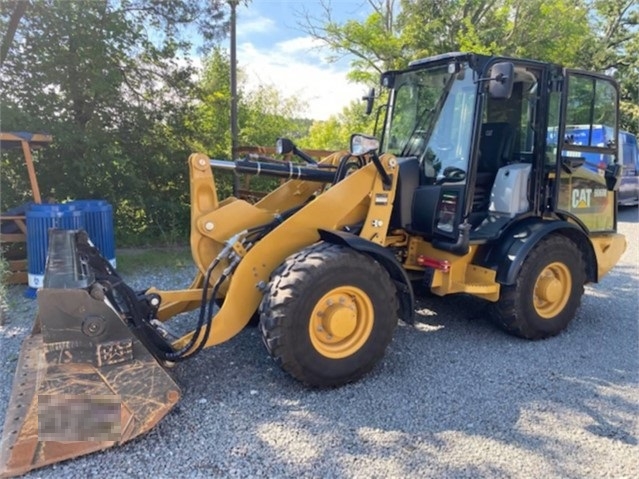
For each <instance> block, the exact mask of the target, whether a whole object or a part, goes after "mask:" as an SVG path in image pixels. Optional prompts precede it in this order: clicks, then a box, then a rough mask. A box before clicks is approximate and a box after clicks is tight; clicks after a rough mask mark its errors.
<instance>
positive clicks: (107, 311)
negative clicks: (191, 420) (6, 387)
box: [0, 288, 181, 477]
mask: <svg viewBox="0 0 639 479" xmlns="http://www.w3.org/2000/svg"><path fill="white" fill-rule="evenodd" d="M38 308H39V317H38V318H37V319H36V324H35V327H34V331H33V333H32V334H31V335H30V336H29V337H28V338H27V339H26V340H25V341H24V343H23V345H22V350H21V352H20V358H19V360H18V367H17V370H16V375H15V378H14V383H13V391H12V394H11V399H10V402H9V406H8V408H7V411H6V419H5V424H4V429H3V434H2V440H1V441H0V476H1V477H10V476H15V475H19V474H23V473H25V472H27V471H30V470H31V469H36V468H38V467H42V466H45V465H47V464H52V463H55V462H59V461H62V460H65V459H69V458H72V457H76V456H80V455H83V454H88V453H90V452H94V451H98V450H102V449H105V448H108V447H112V446H115V445H119V444H122V443H124V442H126V441H129V440H131V439H133V438H135V437H136V436H139V435H140V434H143V433H145V432H147V431H148V430H150V429H151V428H153V426H155V425H156V424H157V423H158V422H159V421H160V420H161V419H162V418H163V417H164V416H165V415H166V414H167V413H168V412H169V411H170V410H171V408H172V407H173V406H174V405H175V404H176V403H177V402H178V400H179V399H180V395H181V393H180V389H179V387H178V386H177V384H176V383H175V382H174V380H173V379H172V378H171V376H170V375H169V374H168V372H167V371H166V370H165V369H164V368H163V367H162V366H161V365H160V364H159V363H158V361H157V360H156V359H155V358H154V357H153V356H152V355H151V353H150V352H149V351H148V350H147V349H146V347H145V346H144V345H143V344H142V343H141V342H140V341H139V340H138V338H137V337H136V336H135V334H133V333H132V332H131V330H129V328H128V326H127V325H126V324H125V322H124V320H123V319H122V318H121V317H120V316H119V315H118V314H117V313H116V312H115V311H114V310H113V308H112V307H110V306H109V304H108V303H107V302H106V301H103V300H98V299H94V298H92V297H91V296H90V295H89V293H88V292H87V291H86V290H83V289H46V288H45V289H42V290H40V291H39V292H38Z"/></svg>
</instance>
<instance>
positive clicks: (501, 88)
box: [488, 62, 515, 100]
mask: <svg viewBox="0 0 639 479" xmlns="http://www.w3.org/2000/svg"><path fill="white" fill-rule="evenodd" d="M514 81H515V66H514V65H513V64H512V63H511V62H499V63H495V64H494V65H493V66H492V67H491V74H490V79H489V81H488V93H489V94H490V96H491V97H492V98H503V99H505V100H507V99H508V98H510V95H512V93H513V83H514Z"/></svg>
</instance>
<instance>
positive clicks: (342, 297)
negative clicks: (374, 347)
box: [309, 286, 374, 359]
mask: <svg viewBox="0 0 639 479" xmlns="http://www.w3.org/2000/svg"><path fill="white" fill-rule="evenodd" d="M373 322H374V311H373V304H372V302H371V300H370V298H369V297H368V295H367V294H366V293H365V292H364V291H362V290H361V289H359V288H356V287H353V286H340V287H338V288H335V289H332V290H330V291H329V292H327V293H326V294H325V295H324V296H322V297H321V298H320V300H319V301H318V302H317V303H316V304H315V308H313V312H312V314H311V318H310V322H309V337H310V340H311V343H312V344H313V347H314V348H315V349H316V350H317V351H318V352H319V353H320V354H322V355H323V356H326V357H329V358H332V359H340V358H345V357H347V356H350V355H352V354H354V353H355V352H357V351H358V350H359V349H360V348H361V347H362V346H363V345H364V344H365V343H366V341H367V340H368V337H369V336H370V333H371V331H372V329H373Z"/></svg>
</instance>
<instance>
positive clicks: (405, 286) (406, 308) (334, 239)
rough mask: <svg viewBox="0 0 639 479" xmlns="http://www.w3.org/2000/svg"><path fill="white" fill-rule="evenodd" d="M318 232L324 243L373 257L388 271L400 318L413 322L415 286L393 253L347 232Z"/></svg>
mask: <svg viewBox="0 0 639 479" xmlns="http://www.w3.org/2000/svg"><path fill="white" fill-rule="evenodd" d="M318 232H319V235H320V238H321V239H322V241H325V242H327V243H331V244H336V245H340V246H347V247H349V248H352V249H354V250H356V251H359V252H360V253H363V254H366V255H368V256H371V257H372V258H373V259H375V260H376V261H377V262H378V263H379V264H381V265H382V266H383V267H384V268H385V269H386V271H388V274H389V275H390V277H391V279H392V280H393V282H394V283H395V286H396V288H397V298H398V300H399V306H400V318H401V319H402V320H404V321H406V322H407V323H412V322H413V319H414V315H415V295H414V293H413V286H412V284H411V282H410V279H409V278H408V275H407V274H406V271H405V270H404V268H403V267H402V265H401V264H400V263H399V261H397V259H396V258H395V255H393V253H391V252H390V251H389V250H388V249H387V248H384V247H383V246H380V245H378V244H377V243H373V242H372V241H368V240H366V239H364V238H360V237H359V236H357V235H354V234H352V233H347V232H345V231H333V230H332V231H328V230H318Z"/></svg>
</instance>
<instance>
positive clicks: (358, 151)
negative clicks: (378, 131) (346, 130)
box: [351, 133, 379, 156]
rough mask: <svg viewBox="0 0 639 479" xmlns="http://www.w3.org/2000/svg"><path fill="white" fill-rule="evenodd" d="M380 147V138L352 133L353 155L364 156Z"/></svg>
mask: <svg viewBox="0 0 639 479" xmlns="http://www.w3.org/2000/svg"><path fill="white" fill-rule="evenodd" d="M378 149H379V140H378V139H377V138H375V137H374V136H368V135H361V134H358V133H356V134H354V135H351V155H353V156H363V155H366V154H368V153H372V152H374V151H377V150H378Z"/></svg>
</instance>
